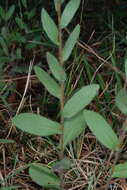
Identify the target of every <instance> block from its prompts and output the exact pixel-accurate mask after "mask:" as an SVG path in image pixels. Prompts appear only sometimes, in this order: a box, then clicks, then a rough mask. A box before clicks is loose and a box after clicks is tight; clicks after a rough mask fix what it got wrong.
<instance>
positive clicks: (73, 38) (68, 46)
mask: <svg viewBox="0 0 127 190" xmlns="http://www.w3.org/2000/svg"><path fill="white" fill-rule="evenodd" d="M79 34H80V26H79V24H78V25H77V26H76V27H75V28H74V30H73V32H72V33H71V34H70V36H69V38H68V40H67V41H66V43H65V46H64V48H63V60H64V61H66V60H67V59H68V58H69V56H70V55H71V52H72V50H73V48H74V46H75V44H76V42H77V39H78V38H79Z"/></svg>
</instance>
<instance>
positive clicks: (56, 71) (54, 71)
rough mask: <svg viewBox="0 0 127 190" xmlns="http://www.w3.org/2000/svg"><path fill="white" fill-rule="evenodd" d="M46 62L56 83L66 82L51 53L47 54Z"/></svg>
mask: <svg viewBox="0 0 127 190" xmlns="http://www.w3.org/2000/svg"><path fill="white" fill-rule="evenodd" d="M47 61H48V64H49V68H50V70H51V72H52V74H53V75H54V77H55V78H56V79H57V80H58V81H60V82H64V81H65V80H66V73H65V71H64V69H63V68H62V67H61V65H60V64H59V62H58V61H57V59H56V58H55V57H54V56H53V55H52V54H51V53H47Z"/></svg>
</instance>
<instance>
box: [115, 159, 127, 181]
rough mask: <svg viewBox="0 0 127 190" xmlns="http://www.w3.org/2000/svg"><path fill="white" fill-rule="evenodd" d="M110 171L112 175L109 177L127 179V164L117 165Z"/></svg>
mask: <svg viewBox="0 0 127 190" xmlns="http://www.w3.org/2000/svg"><path fill="white" fill-rule="evenodd" d="M112 170H113V174H112V176H111V177H113V178H114V177H118V178H127V162H126V163H124V164H117V165H116V166H115V167H114V168H112Z"/></svg>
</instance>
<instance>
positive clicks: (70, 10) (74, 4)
mask: <svg viewBox="0 0 127 190" xmlns="http://www.w3.org/2000/svg"><path fill="white" fill-rule="evenodd" d="M79 5H80V0H70V1H69V2H68V4H67V5H66V7H65V9H64V11H63V13H62V16H61V28H65V27H66V26H67V25H68V24H69V23H70V22H71V20H72V18H73V17H74V15H75V13H76V11H77V9H78V8H79Z"/></svg>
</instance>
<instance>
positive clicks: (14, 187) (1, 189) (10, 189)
mask: <svg viewBox="0 0 127 190" xmlns="http://www.w3.org/2000/svg"><path fill="white" fill-rule="evenodd" d="M18 188H21V186H10V187H2V188H0V190H13V189H18Z"/></svg>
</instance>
